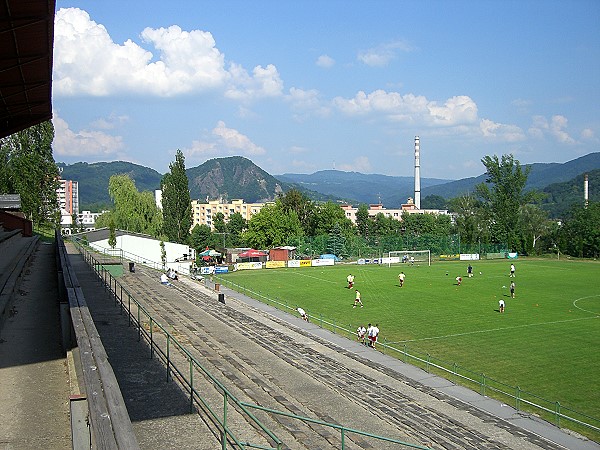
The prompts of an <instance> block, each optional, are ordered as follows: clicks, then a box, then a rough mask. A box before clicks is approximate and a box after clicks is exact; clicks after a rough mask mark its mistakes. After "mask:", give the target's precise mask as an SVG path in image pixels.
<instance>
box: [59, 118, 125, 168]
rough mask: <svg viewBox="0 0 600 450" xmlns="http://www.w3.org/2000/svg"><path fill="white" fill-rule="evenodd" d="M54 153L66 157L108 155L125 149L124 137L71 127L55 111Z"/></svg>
mask: <svg viewBox="0 0 600 450" xmlns="http://www.w3.org/2000/svg"><path fill="white" fill-rule="evenodd" d="M53 115H54V118H53V119H52V123H53V124H54V142H53V144H52V146H53V149H54V153H55V154H56V155H58V156H65V157H78V156H81V157H106V156H111V155H116V154H118V153H119V151H120V150H121V149H123V147H124V144H123V138H122V137H121V136H112V135H110V134H107V133H104V132H102V131H95V130H79V131H77V132H75V131H72V130H71V129H69V125H68V124H67V122H65V121H64V120H63V119H61V118H60V117H59V116H58V114H57V113H56V112H54V114H53Z"/></svg>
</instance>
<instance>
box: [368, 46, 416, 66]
mask: <svg viewBox="0 0 600 450" xmlns="http://www.w3.org/2000/svg"><path fill="white" fill-rule="evenodd" d="M412 50H413V48H412V47H411V46H410V45H408V44H407V43H406V42H403V41H394V42H390V43H387V44H382V45H379V46H377V47H374V48H370V49H368V50H361V51H360V52H359V53H358V56H357V59H358V60H359V61H360V62H362V63H363V64H366V65H367V66H371V67H384V66H387V65H388V64H389V63H390V61H392V60H393V59H394V58H396V54H397V53H398V51H402V52H409V51H412Z"/></svg>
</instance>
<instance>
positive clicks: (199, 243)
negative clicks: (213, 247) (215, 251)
mask: <svg viewBox="0 0 600 450" xmlns="http://www.w3.org/2000/svg"><path fill="white" fill-rule="evenodd" d="M211 241H212V231H211V230H210V227H209V226H208V225H205V224H202V225H199V224H196V225H194V228H192V232H191V234H190V245H191V246H192V248H193V249H195V250H196V251H198V250H204V249H205V248H206V247H208V246H209V245H210V243H211Z"/></svg>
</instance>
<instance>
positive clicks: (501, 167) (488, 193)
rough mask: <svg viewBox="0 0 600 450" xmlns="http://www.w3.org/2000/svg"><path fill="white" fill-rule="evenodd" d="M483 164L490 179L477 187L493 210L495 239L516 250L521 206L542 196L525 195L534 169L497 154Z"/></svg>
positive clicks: (491, 214)
mask: <svg viewBox="0 0 600 450" xmlns="http://www.w3.org/2000/svg"><path fill="white" fill-rule="evenodd" d="M481 162H482V163H483V165H484V166H485V167H486V169H487V178H486V180H485V183H480V184H478V185H477V186H475V191H476V192H477V194H478V195H479V196H480V197H481V198H482V199H483V201H484V206H485V207H487V208H488V209H489V212H490V217H491V230H492V238H493V239H494V240H495V241H496V242H505V243H506V244H507V245H508V247H509V249H514V247H515V245H516V242H517V238H518V235H519V229H518V225H519V214H520V211H521V207H522V206H523V205H525V204H527V203H530V202H531V201H532V200H534V199H535V198H536V197H537V195H538V194H537V193H536V192H534V191H529V192H524V189H525V184H526V183H527V177H528V176H529V172H530V170H531V166H528V167H526V168H525V169H524V170H523V169H522V168H521V164H520V163H519V161H518V160H515V159H514V157H513V156H512V155H502V158H501V159H498V156H496V155H494V156H484V157H483V159H482V160H481ZM486 183H487V184H486ZM488 185H491V188H490V187H489V186H488Z"/></svg>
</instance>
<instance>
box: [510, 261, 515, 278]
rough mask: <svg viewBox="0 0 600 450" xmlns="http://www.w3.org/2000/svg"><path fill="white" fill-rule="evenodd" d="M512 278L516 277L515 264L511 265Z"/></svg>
mask: <svg viewBox="0 0 600 450" xmlns="http://www.w3.org/2000/svg"><path fill="white" fill-rule="evenodd" d="M510 277H511V278H514V277H515V265H514V264H511V265H510Z"/></svg>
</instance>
